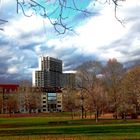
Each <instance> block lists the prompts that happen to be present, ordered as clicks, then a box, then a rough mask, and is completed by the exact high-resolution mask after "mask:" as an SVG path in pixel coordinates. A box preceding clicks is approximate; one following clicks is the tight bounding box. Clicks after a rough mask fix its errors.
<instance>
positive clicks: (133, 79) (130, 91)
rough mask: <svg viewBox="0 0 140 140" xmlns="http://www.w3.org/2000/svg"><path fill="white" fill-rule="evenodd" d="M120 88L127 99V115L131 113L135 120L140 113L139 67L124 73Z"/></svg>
mask: <svg viewBox="0 0 140 140" xmlns="http://www.w3.org/2000/svg"><path fill="white" fill-rule="evenodd" d="M122 88H123V91H124V94H125V96H126V97H127V99H128V100H127V103H128V104H129V105H130V107H129V108H130V109H131V110H129V113H132V117H133V118H137V115H138V112H139V111H140V66H136V67H134V68H132V69H130V70H128V72H126V74H125V76H124V78H123V81H122Z"/></svg>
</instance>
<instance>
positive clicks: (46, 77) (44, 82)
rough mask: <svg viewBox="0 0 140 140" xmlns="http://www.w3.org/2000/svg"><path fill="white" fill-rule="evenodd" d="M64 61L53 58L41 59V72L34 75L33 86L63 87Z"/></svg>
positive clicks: (35, 72)
mask: <svg viewBox="0 0 140 140" xmlns="http://www.w3.org/2000/svg"><path fill="white" fill-rule="evenodd" d="M61 76H62V60H59V59H56V58H52V57H49V56H47V57H40V59H39V70H36V71H34V73H33V86H37V87H61V86H62V83H61Z"/></svg>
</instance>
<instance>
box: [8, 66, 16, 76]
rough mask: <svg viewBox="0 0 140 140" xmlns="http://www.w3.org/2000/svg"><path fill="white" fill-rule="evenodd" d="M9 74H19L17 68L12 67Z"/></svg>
mask: <svg viewBox="0 0 140 140" xmlns="http://www.w3.org/2000/svg"><path fill="white" fill-rule="evenodd" d="M7 72H8V73H9V74H15V73H17V72H18V68H17V67H16V66H11V67H9V68H8V70H7Z"/></svg>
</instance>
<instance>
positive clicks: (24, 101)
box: [19, 81, 41, 113]
mask: <svg viewBox="0 0 140 140" xmlns="http://www.w3.org/2000/svg"><path fill="white" fill-rule="evenodd" d="M19 100H20V108H21V110H24V111H26V112H29V113H31V112H36V111H37V110H38V109H40V108H41V89H39V88H35V87H31V84H30V82H29V81H22V82H21V84H20V87H19Z"/></svg>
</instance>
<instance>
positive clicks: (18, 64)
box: [0, 0, 140, 83]
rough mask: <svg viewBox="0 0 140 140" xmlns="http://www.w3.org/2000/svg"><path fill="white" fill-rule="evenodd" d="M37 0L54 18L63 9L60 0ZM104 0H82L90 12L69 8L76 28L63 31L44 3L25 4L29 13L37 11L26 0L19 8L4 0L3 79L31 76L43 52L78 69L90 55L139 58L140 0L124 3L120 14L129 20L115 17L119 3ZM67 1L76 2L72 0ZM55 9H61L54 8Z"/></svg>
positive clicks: (0, 10) (0, 34) (0, 14)
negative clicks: (37, 5) (43, 9)
mask: <svg viewBox="0 0 140 140" xmlns="http://www.w3.org/2000/svg"><path fill="white" fill-rule="evenodd" d="M22 1H23V0H19V2H22ZM29 1H30V0H25V3H27V2H29ZM36 1H37V2H38V3H40V4H42V5H43V6H44V7H45V8H46V13H47V14H48V15H49V16H50V20H51V21H55V18H56V17H58V15H59V12H60V9H59V7H58V5H57V3H55V4H54V2H55V0H52V1H51V0H36ZM85 1H86V2H85ZM104 1H105V0H100V2H98V3H94V1H93V0H77V1H76V5H77V7H78V8H79V9H87V10H88V11H90V12H91V13H90V14H85V13H82V12H80V11H79V12H78V11H73V10H70V9H69V10H67V9H65V10H64V13H63V15H64V16H65V17H67V18H65V21H64V24H67V26H68V27H69V28H70V29H73V30H74V31H66V33H65V34H61V35H60V34H58V32H56V31H55V29H54V27H53V26H52V24H50V21H49V20H48V18H47V17H44V16H41V14H42V11H41V10H40V9H39V8H38V9H36V12H35V11H34V10H33V9H31V8H29V5H25V12H26V14H27V15H29V16H30V15H32V16H30V17H26V16H25V15H24V14H23V12H22V10H21V7H20V5H19V11H18V12H19V13H18V14H17V10H16V0H0V19H4V20H7V21H8V22H7V23H5V24H1V23H2V21H0V29H1V28H3V29H4V31H1V30H0V83H11V82H18V81H20V80H25V79H29V80H31V76H32V71H33V70H34V69H35V68H37V67H38V58H39V57H40V56H42V55H44V56H45V55H49V56H52V57H56V58H59V59H62V60H63V63H64V64H63V65H64V70H73V69H74V68H75V67H76V66H78V65H79V64H81V63H82V62H85V61H88V60H98V61H107V60H108V59H109V58H116V59H117V60H118V61H119V62H121V63H132V62H135V61H139V60H140V0H126V2H123V3H120V4H119V5H120V6H119V7H118V9H117V17H118V18H119V19H120V20H121V21H122V22H123V25H122V24H121V23H120V22H118V21H117V20H116V19H115V17H114V6H113V5H112V4H110V5H109V4H104ZM67 4H68V6H71V7H73V3H71V2H70V1H69V0H68V3H67ZM36 8H37V7H36ZM57 8H58V10H55V9H57ZM54 10H55V11H56V12H55V13H53V14H51V13H52V11H54ZM58 29H59V30H61V28H60V27H58Z"/></svg>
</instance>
